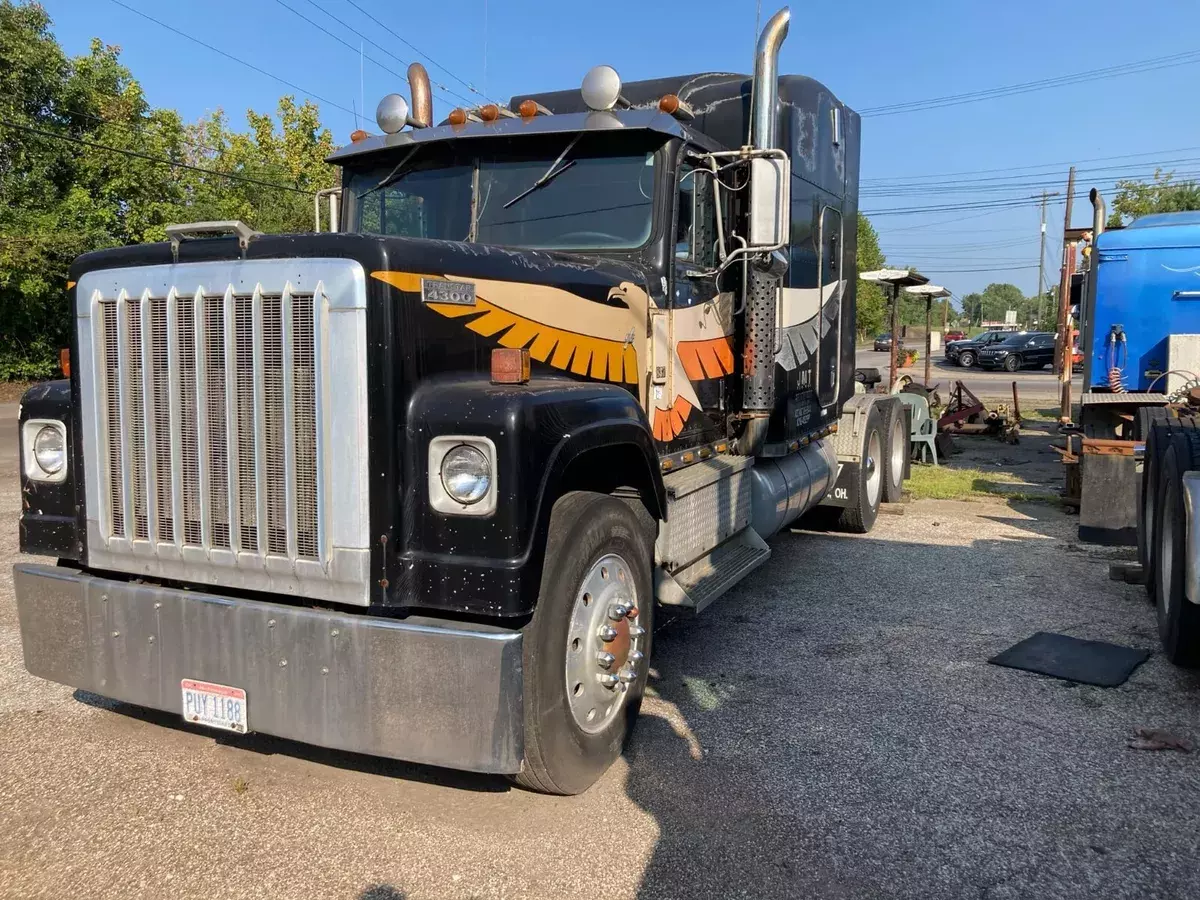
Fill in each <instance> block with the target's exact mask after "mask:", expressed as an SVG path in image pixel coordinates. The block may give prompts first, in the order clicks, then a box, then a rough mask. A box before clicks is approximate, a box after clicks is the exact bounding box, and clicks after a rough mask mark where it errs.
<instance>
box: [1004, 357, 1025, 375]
mask: <svg viewBox="0 0 1200 900" xmlns="http://www.w3.org/2000/svg"><path fill="white" fill-rule="evenodd" d="M1019 368H1021V358H1020V357H1019V356H1007V357H1005V358H1004V371H1005V372H1015V371H1017V369H1019Z"/></svg>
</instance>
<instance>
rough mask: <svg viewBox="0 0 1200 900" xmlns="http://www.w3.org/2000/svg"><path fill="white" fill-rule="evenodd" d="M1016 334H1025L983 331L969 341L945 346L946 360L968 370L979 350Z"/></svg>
mask: <svg viewBox="0 0 1200 900" xmlns="http://www.w3.org/2000/svg"><path fill="white" fill-rule="evenodd" d="M1016 333H1019V334H1024V333H1025V332H1012V331H985V332H984V333H983V334H978V335H976V336H975V337H973V338H971V339H970V340H969V341H953V342H952V343H949V344H947V345H946V359H947V360H949V361H950V362H956V363H958V364H959V365H960V366H963V367H964V368H970V367H971V366H973V365H975V362H976V360H977V359H979V351H980V350H982V349H983V348H984V347H990V346H992V345H993V344H999V343H1000V342H1001V341H1005V340H1008V338H1010V337H1012V336H1013V335H1014V334H1016Z"/></svg>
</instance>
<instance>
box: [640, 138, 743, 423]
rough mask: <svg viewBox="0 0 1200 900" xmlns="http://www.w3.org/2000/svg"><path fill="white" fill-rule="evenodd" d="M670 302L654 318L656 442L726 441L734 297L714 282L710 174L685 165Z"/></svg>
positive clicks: (679, 190) (714, 232)
mask: <svg viewBox="0 0 1200 900" xmlns="http://www.w3.org/2000/svg"><path fill="white" fill-rule="evenodd" d="M675 200H676V208H675V225H674V259H673V261H672V267H671V271H672V274H671V285H670V291H669V298H670V302H669V304H668V308H667V309H666V310H659V311H657V312H655V313H652V317H653V319H654V321H653V323H652V325H653V328H654V361H653V366H652V372H651V404H652V407H653V408H652V410H651V417H652V422H651V424H652V427H653V430H654V436H655V438H657V439H658V440H659V441H660V442H664V443H668V444H671V445H676V446H678V447H683V446H690V445H695V444H700V443H705V442H708V441H712V440H716V439H717V438H719V437H721V436H723V434H724V428H723V424H722V420H723V417H724V412H725V404H726V396H727V391H728V385H727V383H726V379H727V378H728V377H730V376H732V375H733V371H734V359H733V340H732V337H733V296H732V294H725V293H722V292H721V291H720V290H719V288H718V286H717V281H716V278H715V276H714V275H712V274H710V273H711V272H712V270H714V269H715V268H716V267H717V265H718V263H719V254H718V247H717V242H718V239H719V237H718V229H717V214H716V199H715V192H714V190H713V181H712V176H711V174H709V172H708V170H706V169H703V168H701V167H699V166H698V165H696V164H694V163H693V162H691V161H690V160H689V159H687V158H684V159H683V160H682V161H681V163H680V165H679V169H678V177H677V181H676V197H675Z"/></svg>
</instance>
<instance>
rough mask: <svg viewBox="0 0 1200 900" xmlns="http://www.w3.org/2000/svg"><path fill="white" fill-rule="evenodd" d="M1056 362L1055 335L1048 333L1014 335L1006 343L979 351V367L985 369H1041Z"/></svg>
mask: <svg viewBox="0 0 1200 900" xmlns="http://www.w3.org/2000/svg"><path fill="white" fill-rule="evenodd" d="M1053 362H1054V335H1053V334H1050V333H1048V332H1034V333H1032V334H1014V335H1013V336H1011V337H1010V338H1009V339H1008V340H1006V341H1001V342H1000V343H998V344H993V345H991V346H990V347H984V348H983V349H981V350H980V351H979V365H980V366H982V367H983V368H985V369H1004V371H1006V372H1015V371H1017V369H1040V368H1042V367H1043V366H1046V365H1049V364H1050V363H1053Z"/></svg>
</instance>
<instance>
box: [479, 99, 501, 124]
mask: <svg viewBox="0 0 1200 900" xmlns="http://www.w3.org/2000/svg"><path fill="white" fill-rule="evenodd" d="M479 118H481V119H483V121H485V122H495V121H496V120H497V119H498V118H500V107H498V106H497V105H496V104H495V103H488V104H486V105H484V106H481V107H479Z"/></svg>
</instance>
